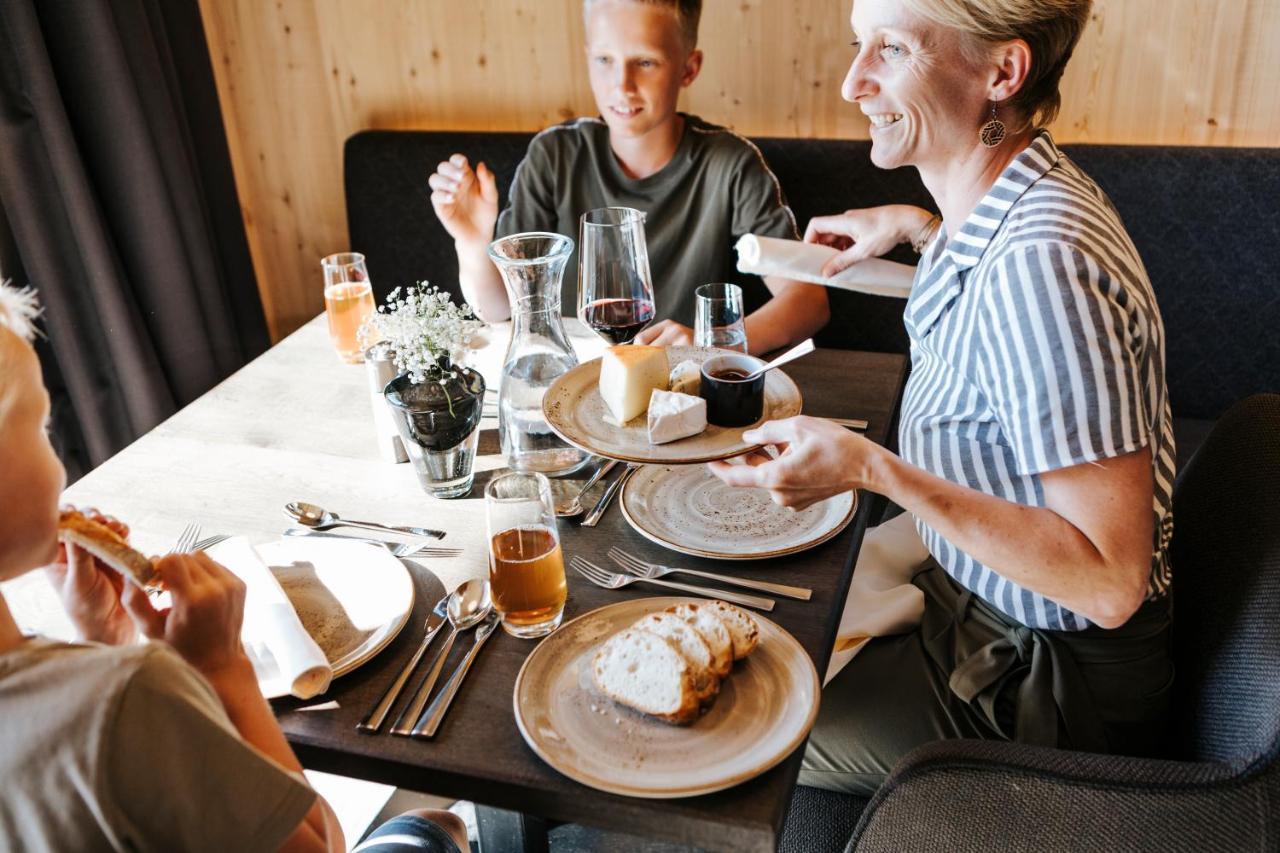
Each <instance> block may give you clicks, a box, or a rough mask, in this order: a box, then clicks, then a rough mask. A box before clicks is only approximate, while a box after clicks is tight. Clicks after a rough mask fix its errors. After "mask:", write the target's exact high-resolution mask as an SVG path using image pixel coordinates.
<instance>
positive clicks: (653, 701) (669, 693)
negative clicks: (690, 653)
mask: <svg viewBox="0 0 1280 853" xmlns="http://www.w3.org/2000/svg"><path fill="white" fill-rule="evenodd" d="M591 678H592V680H593V681H594V682H595V685H596V688H597V689H598V690H600V692H602V693H604V694H605V695H606V696H608V697H609V698H610V699H612V700H614V701H615V702H619V703H621V704H623V705H626V706H627V707H629V708H634V709H635V710H637V711H640V712H642V713H645V714H651V715H653V716H655V717H657V718H659V719H661V720H665V721H667V722H669V723H676V724H678V725H684V724H687V723H691V722H693V721H694V719H696V718H697V716H698V706H699V704H700V703H699V699H698V694H697V691H696V690H695V689H694V684H693V671H692V667H690V666H689V664H688V663H687V662H686V661H685V658H684V655H682V654H681V653H680V650H679V649H678V648H677V647H676V645H675V643H673V642H672V641H670V640H668V639H667V638H666V637H662V636H659V635H658V634H655V633H653V632H652V631H644V630H640V629H637V628H628V629H627V630H625V631H621V632H619V633H617V634H614V635H613V636H612V637H610V638H609V639H608V641H606V642H605V644H604V645H603V646H601V647H600V650H599V651H597V652H596V654H595V657H594V658H593V659H592V662H591Z"/></svg>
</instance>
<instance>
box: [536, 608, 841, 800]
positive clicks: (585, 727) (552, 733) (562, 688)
mask: <svg viewBox="0 0 1280 853" xmlns="http://www.w3.org/2000/svg"><path fill="white" fill-rule="evenodd" d="M703 600H705V599H695V598H668V597H662V598H640V599H633V600H631V601H620V602H618V603H617V604H611V605H609V606H607V607H601V608H600V609H598V610H593V611H591V612H590V613H587V614H585V615H583V616H579V617H578V618H577V619H574V620H573V621H572V622H568V623H566V624H564V625H563V626H561V628H560V630H558V631H556V632H555V633H554V634H552V635H551V636H549V637H547V638H546V639H545V640H543V641H542V643H541V644H539V645H538V647H537V648H536V649H534V650H533V652H532V653H531V654H530V655H529V657H528V658H527V659H526V660H525V662H524V666H523V667H521V669H520V674H519V675H518V676H517V677H516V687H515V697H514V702H515V712H516V724H517V725H518V726H519V727H520V733H521V734H522V735H523V736H524V739H525V741H526V742H527V743H528V744H529V746H530V748H532V749H533V751H534V752H536V753H537V754H538V755H539V756H540V757H541V758H542V759H543V760H544V761H546V762H547V763H548V764H550V765H551V766H552V767H554V768H555V769H556V770H558V771H560V772H561V773H563V774H564V775H566V776H568V777H569V778H570V779H574V780H576V781H578V782H581V783H582V784H584V785H589V786H591V787H592V788H598V789H600V790H602V791H609V792H612V793H615V794H625V795H627V796H632V797H647V798H653V799H662V798H670V797H691V796H694V795H697V794H709V793H711V792H712V791H720V790H723V789H724V788H729V787H732V786H734V785H737V784H739V783H741V782H745V781H747V780H748V779H751V778H753V777H755V776H758V775H759V774H761V773H763V772H764V771H766V770H768V769H769V768H771V767H773V766H774V765H776V764H778V762H780V761H782V760H783V759H784V758H786V757H787V756H788V755H790V754H791V753H792V751H794V750H795V748H796V747H798V746H799V745H800V744H801V742H802V741H803V740H804V738H805V736H806V735H807V734H808V733H809V729H810V728H811V727H812V726H813V721H814V719H815V718H816V717H817V715H818V693H819V689H820V688H819V683H818V672H817V670H815V669H814V667H813V661H811V660H810V659H809V655H807V654H806V653H805V651H804V649H803V648H802V647H801V646H800V644H799V643H798V642H796V639H795V638H794V637H792V636H791V635H790V634H788V633H787V632H786V631H784V630H782V629H781V628H779V627H778V626H777V625H776V624H775V623H773V622H771V621H769V620H768V619H764V618H762V617H761V616H760V615H759V614H755V613H753V614H752V616H754V617H755V619H756V621H757V622H759V623H760V645H759V647H758V648H757V649H756V651H755V652H754V653H752V654H751V656H750V657H748V658H747V659H746V660H742V661H738V663H737V664H735V665H734V668H733V672H732V673H731V674H730V675H729V677H728V678H726V679H725V680H724V681H723V682H722V683H721V685H720V693H719V695H718V696H716V698H715V701H714V702H713V703H712V705H711V707H710V709H709V710H708V711H707V712H706V713H704V714H703V715H702V716H701V717H699V718H698V719H697V720H696V721H695V722H694V723H693V724H692V725H689V726H672V725H668V724H667V723H663V722H661V721H659V720H656V719H654V718H652V717H648V716H645V715H644V714H640V713H637V712H635V711H632V710H631V709H629V708H626V707H624V706H622V705H618V704H616V703H615V702H613V701H612V700H611V699H609V698H608V697H606V696H604V695H603V694H601V693H598V692H597V691H596V689H595V686H594V685H593V684H592V682H591V659H592V657H593V656H594V655H595V653H596V650H597V649H598V648H599V647H600V645H601V644H602V643H603V642H604V641H605V640H606V639H608V638H609V637H610V636H612V635H613V634H614V633H616V632H618V631H621V630H622V629H624V628H626V627H628V626H629V625H631V623H633V622H635V621H636V620H637V619H639V618H640V617H642V616H644V615H645V614H648V613H652V612H654V611H658V610H662V609H663V608H666V607H670V606H671V605H673V604H679V603H681V602H685V601H690V602H697V601H703Z"/></svg>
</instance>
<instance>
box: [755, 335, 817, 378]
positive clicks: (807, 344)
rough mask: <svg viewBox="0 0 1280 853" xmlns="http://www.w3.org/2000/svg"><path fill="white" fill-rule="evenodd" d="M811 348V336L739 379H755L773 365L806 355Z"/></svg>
mask: <svg viewBox="0 0 1280 853" xmlns="http://www.w3.org/2000/svg"><path fill="white" fill-rule="evenodd" d="M813 350H814V345H813V338H809V339H808V340H805V341H801V342H800V343H798V344H796V345H795V346H793V347H792V348H791V349H789V350H787V351H786V352H784V353H783V354H782V355H780V356H778V357H777V358H775V359H774V360H773V361H771V362H769V363H768V364H766V365H765V366H764V367H761V368H760V369H759V370H757V371H756V372H755V373H752V374H749V375H748V376H747V377H746V378H745V379H741V380H739V381H740V382H750V381H751V380H752V379H755V378H756V377H757V376H759V375H760V374H762V373H767V372H768V371H770V370H773V369H774V368H775V367H781V366H782V365H784V364H786V363H787V362H789V361H795V360H796V359H797V358H800V357H801V356H804V355H808V354H809V353H811V352H813Z"/></svg>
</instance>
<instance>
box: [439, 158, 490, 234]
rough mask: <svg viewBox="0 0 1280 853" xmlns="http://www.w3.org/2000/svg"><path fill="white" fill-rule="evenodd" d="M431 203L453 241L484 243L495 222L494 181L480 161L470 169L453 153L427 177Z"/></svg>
mask: <svg viewBox="0 0 1280 853" xmlns="http://www.w3.org/2000/svg"><path fill="white" fill-rule="evenodd" d="M427 184H428V185H430V187H431V206H432V207H433V208H434V209H435V212H436V216H437V217H439V219H440V224H442V225H443V226H444V229H445V230H446V231H448V232H449V236H451V237H452V238H453V240H454V242H455V243H460V244H463V245H466V246H472V247H475V246H488V245H489V242H490V241H491V240H493V229H494V226H495V225H496V224H497V222H498V183H497V180H496V179H495V178H494V175H493V172H492V171H490V170H489V167H488V166H486V165H485V164H484V163H480V164H479V165H478V166H476V168H475V169H474V170H472V168H471V164H470V163H468V162H467V158H466V157H464V156H463V155H461V154H454V155H453V156H452V157H450V158H449V159H448V160H446V161H444V162H443V163H440V164H438V165H437V166H436V171H435V172H434V173H433V174H432V175H431V177H429V178H428V179H427Z"/></svg>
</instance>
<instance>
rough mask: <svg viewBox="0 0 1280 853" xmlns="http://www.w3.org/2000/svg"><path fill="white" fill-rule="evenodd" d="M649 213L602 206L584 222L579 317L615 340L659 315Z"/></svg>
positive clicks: (621, 341)
mask: <svg viewBox="0 0 1280 853" xmlns="http://www.w3.org/2000/svg"><path fill="white" fill-rule="evenodd" d="M653 314H654V306H653V277H652V276H651V275H650V274H649V249H648V247H647V246H646V245H645V240H644V213H642V212H641V211H639V210H635V209H634V208H630V207H602V208H599V209H597V210H589V211H587V212H586V213H584V214H582V219H581V221H580V223H579V227H578V319H579V320H581V321H582V322H583V323H585V324H586V325H587V326H589V327H590V328H591V329H592V330H593V331H594V332H595V333H596V334H597V335H599V336H600V337H602V338H604V339H605V340H606V341H608V342H609V343H611V344H625V343H630V342H631V341H632V340H634V339H635V336H636V335H638V334H640V330H641V329H643V328H644V327H645V326H647V325H649V323H650V322H651V321H652V320H653Z"/></svg>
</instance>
